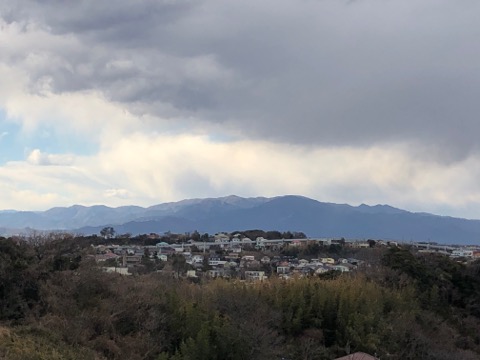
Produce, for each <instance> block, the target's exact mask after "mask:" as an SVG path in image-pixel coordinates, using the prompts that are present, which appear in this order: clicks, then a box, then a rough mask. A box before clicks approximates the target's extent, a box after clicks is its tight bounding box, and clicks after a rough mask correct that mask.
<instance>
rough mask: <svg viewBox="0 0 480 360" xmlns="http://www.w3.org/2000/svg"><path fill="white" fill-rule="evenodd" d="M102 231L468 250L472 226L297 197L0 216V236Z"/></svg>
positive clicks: (477, 226)
mask: <svg viewBox="0 0 480 360" xmlns="http://www.w3.org/2000/svg"><path fill="white" fill-rule="evenodd" d="M105 226H113V227H114V228H115V230H116V232H117V233H131V234H133V235H136V234H145V233H152V232H155V233H163V232H166V231H172V232H178V233H184V232H192V231H194V230H198V231H199V232H202V233H203V232H208V233H216V232H220V231H228V232H231V231H235V230H244V229H265V230H279V231H288V230H291V231H302V232H304V233H305V234H307V235H308V236H309V237H345V238H352V239H365V238H371V239H388V240H399V241H402V240H403V241H434V242H438V243H445V244H476V243H477V242H478V241H479V240H480V220H466V219H460V218H452V217H444V216H437V215H432V214H426V213H412V212H409V211H405V210H401V209H396V208H393V207H390V206H388V205H376V206H368V205H364V204H362V205H360V206H356V207H355V206H350V205H346V204H332V203H323V202H319V201H316V200H312V199H309V198H306V197H302V196H292V195H289V196H279V197H273V198H265V197H257V198H242V197H238V196H227V197H222V198H207V199H190V200H183V201H179V202H173V203H164V204H159V205H154V206H151V207H147V208H143V207H139V206H122V207H118V208H110V207H107V206H91V207H85V206H80V205H75V206H71V207H67V208H63V207H57V208H52V209H50V210H47V211H44V212H32V211H6V212H0V233H4V234H12V233H15V232H20V231H24V230H25V229H36V230H52V231H58V230H62V231H70V232H75V233H78V234H85V235H88V234H98V233H99V232H100V230H101V229H102V228H103V227H105Z"/></svg>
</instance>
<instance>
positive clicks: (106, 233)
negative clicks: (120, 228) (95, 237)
mask: <svg viewBox="0 0 480 360" xmlns="http://www.w3.org/2000/svg"><path fill="white" fill-rule="evenodd" d="M100 235H102V236H103V237H104V238H105V239H111V238H112V237H113V236H114V235H115V229H114V228H113V227H111V226H107V227H104V228H103V229H102V230H100Z"/></svg>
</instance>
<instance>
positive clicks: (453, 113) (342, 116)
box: [0, 0, 480, 162]
mask: <svg viewBox="0 0 480 360" xmlns="http://www.w3.org/2000/svg"><path fill="white" fill-rule="evenodd" d="M11 3H12V2H7V1H0V13H1V14H3V15H2V17H3V18H4V19H5V20H6V21H9V22H13V21H17V22H25V23H29V22H30V23H35V24H40V25H41V26H43V27H44V28H45V29H47V31H49V32H51V33H52V34H55V35H56V36H60V37H68V36H70V38H71V39H72V44H71V46H65V47H55V46H53V47H51V48H46V49H45V52H46V54H47V56H48V58H49V59H51V61H49V62H46V63H44V64H43V65H42V66H40V65H38V66H35V67H34V68H31V69H30V71H29V73H30V74H31V80H32V84H33V85H32V86H34V84H35V82H36V81H38V79H42V78H44V77H45V76H47V77H50V78H51V79H52V87H53V90H54V91H55V92H65V91H77V90H88V89H96V90H100V91H102V92H103V93H104V94H105V95H106V96H107V97H109V98H110V99H112V100H114V101H118V102H121V103H124V104H125V106H127V107H129V108H130V110H132V111H135V112H138V113H148V114H151V115H155V116H159V117H162V118H165V117H176V118H182V117H185V118H187V117H188V118H190V119H191V118H192V117H193V118H197V119H198V120H201V121H204V122H205V121H207V122H214V123H217V124H224V126H225V128H226V129H227V130H226V131H228V129H230V130H231V131H233V132H235V133H240V134H243V135H245V136H250V137H258V138H268V139H273V140H275V141H284V142H291V143H298V144H306V145H326V146H336V145H338V146H342V145H353V146H367V145H371V144H379V143H385V142H399V143H412V144H415V145H416V146H414V147H412V150H411V151H412V152H418V153H419V155H420V153H421V154H422V156H429V157H431V158H433V159H437V160H441V161H449V162H450V161H455V160H457V159H462V158H464V157H466V156H467V155H469V154H471V153H472V152H476V151H478V145H477V144H478V141H477V134H478V133H480V121H478V120H477V118H476V116H477V114H479V113H480V102H479V101H478V99H479V98H480V71H479V70H480V69H479V67H480V65H479V64H480V61H479V60H480V45H479V43H478V38H479V36H480V24H479V23H478V21H477V17H476V14H478V12H479V10H480V3H478V2H476V1H472V0H469V1H464V2H462V3H458V2H451V1H437V0H436V1H433V0H430V1H423V2H418V1H400V0H397V1H389V2H384V1H375V0H359V1H355V2H346V1H345V2H342V1H333V0H326V1H289V0H283V1H282V0H280V1H279V0H275V1H273V0H270V1H263V2H256V1H242V2H224V1H217V0H204V1H167V0H164V1H149V0H144V1H138V2H134V3H133V2H131V1H127V0H124V1H116V2H115V3H108V4H107V3H104V2H98V1H78V2H71V3H68V4H66V3H65V2H61V1H54V0H51V1H42V2H41V5H40V3H39V2H36V1H26V0H25V1H17V2H15V3H14V4H13V5H12V4H11ZM39 48H42V45H41V44H40V45H39Z"/></svg>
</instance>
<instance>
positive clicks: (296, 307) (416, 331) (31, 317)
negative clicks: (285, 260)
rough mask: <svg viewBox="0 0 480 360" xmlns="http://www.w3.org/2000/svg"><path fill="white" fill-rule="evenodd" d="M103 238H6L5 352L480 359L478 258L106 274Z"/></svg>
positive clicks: (410, 255)
mask: <svg viewBox="0 0 480 360" xmlns="http://www.w3.org/2000/svg"><path fill="white" fill-rule="evenodd" d="M93 240H95V239H91V238H82V237H73V236H69V235H52V236H50V237H49V238H48V239H45V238H43V239H42V241H38V239H37V240H36V239H17V238H8V239H7V238H0V358H6V359H12V360H15V359H19V360H20V359H22V360H24V359H32V360H33V359H72V360H73V359H146V360H187V359H188V360H202V359H205V360H206V359H218V360H220V359H225V360H228V359H232V360H237V359H239V360H240V359H292V360H293V359H299V360H300V359H301V360H309V359H334V358H336V357H339V356H342V355H345V354H348V353H353V352H356V351H363V352H366V353H370V354H372V355H374V354H376V356H378V357H379V358H381V359H382V360H383V359H392V360H393V359H432V360H433V359H436V360H442V359H445V360H447V359H448V360H452V359H453V360H454V359H462V360H468V359H478V358H479V357H480V264H479V263H478V262H473V263H469V264H463V263H459V262H456V261H453V260H451V259H449V258H448V257H446V256H443V255H437V254H418V253H415V252H413V251H412V250H410V249H408V247H399V248H390V249H381V250H378V249H372V250H371V251H372V253H371V254H372V255H373V256H374V257H375V258H376V259H377V260H378V261H372V262H371V263H370V266H368V267H365V268H364V269H362V270H360V271H357V272H355V273H351V274H339V273H328V274H323V275H321V276H311V277H304V278H298V279H293V280H282V279H278V278H275V277H271V278H270V279H269V280H268V281H264V282H255V283H248V282H242V281H238V280H228V279H215V280H209V279H202V280H201V281H196V282H193V281H191V280H188V279H186V278H174V277H172V276H166V275H165V274H160V273H155V272H154V273H149V274H143V275H140V274H139V275H135V276H122V275H120V274H115V273H113V274H112V273H105V272H102V271H101V270H100V269H99V268H98V267H97V266H96V264H95V263H94V262H92V261H90V260H88V256H87V255H88V253H89V251H90V248H91V246H90V245H91V243H92V241H93Z"/></svg>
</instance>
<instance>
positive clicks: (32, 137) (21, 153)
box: [0, 109, 98, 164]
mask: <svg viewBox="0 0 480 360" xmlns="http://www.w3.org/2000/svg"><path fill="white" fill-rule="evenodd" d="M34 149H39V150H40V151H41V152H44V153H50V154H74V155H77V156H85V155H91V154H94V153H95V152H96V151H97V150H98V145H97V144H96V143H95V142H93V141H91V140H89V139H88V138H86V137H85V136H77V135H76V134H59V133H58V132H56V131H55V129H54V128H52V127H45V126H44V127H40V128H38V129H36V130H35V131H34V132H32V133H29V134H26V133H24V132H22V127H21V125H20V124H19V123H17V122H13V121H9V120H8V119H7V117H6V114H5V112H4V111H3V110H1V109H0V164H5V163H6V162H9V161H21V160H24V159H26V157H27V156H28V154H29V153H30V152H31V151H32V150H34Z"/></svg>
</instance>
